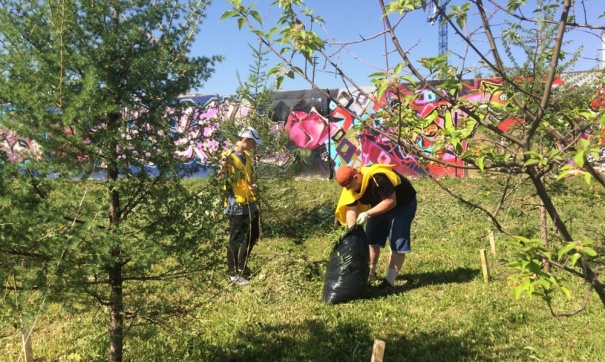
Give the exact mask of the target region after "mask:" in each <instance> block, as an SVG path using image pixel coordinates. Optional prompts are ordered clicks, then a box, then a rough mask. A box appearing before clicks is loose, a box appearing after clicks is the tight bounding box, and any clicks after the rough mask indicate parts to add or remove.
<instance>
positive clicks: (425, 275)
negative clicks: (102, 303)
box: [0, 179, 605, 361]
mask: <svg viewBox="0 0 605 362" xmlns="http://www.w3.org/2000/svg"><path fill="white" fill-rule="evenodd" d="M443 182H444V183H446V184H447V185H448V186H449V187H451V188H452V189H453V190H456V191H457V192H459V193H462V194H464V195H465V196H467V197H470V198H473V199H475V200H477V201H481V200H483V199H484V200H488V201H489V200H491V199H493V200H492V201H493V202H496V200H497V193H496V192H483V193H479V192H477V191H475V190H476V188H475V187H476V185H478V183H482V185H485V183H488V184H489V183H493V185H494V190H495V189H497V187H496V184H497V180H494V181H492V180H478V179H477V180H471V179H468V180H465V181H464V182H461V181H460V180H455V179H451V180H443ZM569 183H570V185H568V186H565V187H562V188H561V189H560V190H559V192H558V193H557V194H556V198H557V199H556V201H557V202H558V203H561V204H564V205H567V206H565V209H564V210H565V215H564V216H565V218H564V219H565V220H567V222H570V223H573V225H575V226H573V227H574V228H576V229H574V231H575V230H579V229H582V228H583V229H585V230H586V232H592V233H595V232H596V233H600V235H601V240H600V243H601V245H602V243H603V235H604V233H603V232H602V231H603V229H602V228H603V226H600V223H601V221H598V220H600V218H601V216H600V215H603V211H604V210H603V208H604V206H602V202H598V201H599V200H598V199H595V202H594V203H589V204H578V203H577V202H575V200H577V196H578V193H580V192H582V193H594V195H596V196H595V197H600V196H599V195H601V194H602V192H601V191H600V190H599V189H598V188H595V189H592V188H586V187H583V186H582V184H581V183H578V182H575V181H573V180H572V181H569ZM414 185H415V186H416V188H417V190H418V200H419V209H418V213H417V216H416V220H415V223H414V225H413V230H412V233H413V235H412V237H413V241H412V249H413V252H412V253H411V254H410V255H409V256H408V258H407V260H406V262H405V264H404V268H403V273H402V274H401V275H400V277H399V279H398V280H397V291H396V292H395V293H394V294H391V295H388V296H377V295H373V294H371V295H370V296H369V297H367V298H364V299H360V300H355V301H352V302H349V303H345V304H338V305H330V304H327V303H325V302H322V301H321V297H322V289H323V283H324V277H325V272H326V267H327V263H328V261H329V256H330V251H331V249H332V247H333V245H334V243H335V242H336V241H337V240H338V238H339V237H340V236H341V235H342V234H343V233H344V230H343V229H342V228H341V227H340V226H335V225H334V221H333V210H334V206H335V203H336V200H337V197H338V194H339V191H340V188H339V187H338V185H336V183H335V182H334V181H328V180H318V179H299V180H292V181H286V182H280V183H269V184H268V185H267V184H265V186H264V191H265V195H266V199H267V201H269V203H270V206H271V207H272V211H269V210H268V209H267V207H266V206H265V207H264V208H263V212H262V218H263V237H262V239H261V240H260V242H259V245H258V246H257V247H256V249H255V251H254V255H253V258H252V260H251V268H252V270H253V271H255V275H254V276H253V278H252V283H251V285H249V286H247V287H235V286H232V285H229V284H228V283H227V279H226V276H225V275H224V274H223V273H224V271H222V272H221V271H219V272H217V276H216V278H215V285H213V286H209V287H208V288H207V289H204V290H190V289H188V288H187V287H186V286H183V293H196V294H198V295H199V307H197V308H196V309H195V313H191V314H189V315H187V316H186V317H182V318H177V319H173V320H172V321H171V322H170V323H169V324H168V325H163V326H151V325H150V326H141V327H138V328H133V329H129V331H128V333H129V335H128V338H127V345H126V347H125V357H126V359H127V360H132V361H370V359H371V352H372V346H373V342H374V339H381V340H383V341H385V342H386V349H385V354H384V360H385V361H530V360H532V361H533V360H538V361H540V360H541V361H600V360H605V343H603V336H605V323H603V321H605V309H604V308H603V306H602V305H601V304H600V302H599V300H598V299H597V298H596V296H595V295H591V296H590V303H589V304H588V307H587V309H586V310H585V311H583V312H582V313H579V314H577V315H575V316H573V317H563V318H555V317H553V316H552V315H551V312H550V311H549V309H548V307H547V305H546V304H545V303H544V302H543V301H542V300H540V299H538V298H533V299H528V298H527V297H523V298H521V299H520V300H516V299H515V298H514V296H513V292H512V290H511V288H510V287H509V281H508V279H507V277H508V276H509V275H510V274H511V273H513V270H512V269H510V268H509V267H508V266H507V263H508V262H509V261H510V260H511V258H512V255H513V253H514V252H515V250H514V249H513V248H512V246H509V244H507V242H506V238H505V237H504V236H503V235H502V234H499V233H495V234H494V235H495V240H496V245H497V249H496V254H495V255H492V254H491V253H489V250H490V244H489V238H488V232H489V230H491V226H490V224H489V223H488V221H487V218H486V216H485V215H484V214H482V213H480V212H479V211H477V210H476V209H473V208H471V207H469V206H466V205H463V204H462V203H460V202H458V201H456V200H455V199H453V198H452V197H450V196H448V195H447V194H446V193H445V192H444V191H443V190H441V189H439V188H438V187H436V186H435V184H434V183H432V182H431V181H430V180H428V179H422V180H415V181H414ZM579 190H581V191H579ZM532 200H533V201H532ZM535 202H536V201H535V199H532V198H531V190H526V191H523V190H520V191H519V193H518V198H516V199H515V200H514V201H513V202H512V203H510V204H507V205H505V208H504V209H503V211H502V212H503V215H504V221H505V226H507V227H508V228H510V229H511V230H513V231H515V232H517V233H520V234H523V235H526V236H531V237H536V233H537V235H538V236H539V226H538V225H537V224H536V220H537V217H536V215H537V213H538V210H537V209H536V208H535V207H534V206H532V203H535ZM530 216H531V217H530ZM481 249H487V250H488V255H489V264H490V274H491V280H490V282H489V283H486V282H484V280H483V275H482V269H481V261H480V250H481ZM386 263H387V252H384V253H383V255H382V256H381V260H380V270H379V274H382V275H384V274H385V273H386V270H385V269H386ZM570 289H571V290H572V292H573V293H574V299H573V300H572V301H571V302H569V303H566V302H565V301H564V300H563V299H562V298H561V299H560V300H555V306H556V307H557V308H559V309H558V310H557V312H561V313H563V312H570V311H574V310H576V309H578V308H580V307H581V306H582V305H583V304H584V302H585V300H584V298H585V296H586V293H585V291H586V290H587V287H586V286H585V285H581V284H578V283H577V282H572V284H571V285H570ZM105 318H106V316H105V314H104V311H103V310H102V309H99V310H97V311H96V312H95V313H83V314H76V313H73V312H71V313H68V312H67V311H65V310H63V309H62V308H61V306H60V305H58V304H50V303H48V304H47V305H46V309H45V311H44V313H41V316H40V318H39V320H38V321H37V325H36V329H35V331H34V335H33V345H34V351H35V354H36V357H37V361H79V360H81V361H91V360H98V361H102V360H106V349H105V347H104V346H105V342H104V338H105V330H106V329H105V325H104V324H103V322H104V320H105ZM19 342H20V337H19V336H18V335H16V334H14V333H13V334H12V333H6V334H5V336H4V338H3V339H2V340H0V345H3V346H4V348H6V350H7V351H9V355H10V356H11V358H12V359H11V360H17V356H18V353H19V352H18V344H19Z"/></svg>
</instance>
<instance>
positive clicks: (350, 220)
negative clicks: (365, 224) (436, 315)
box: [345, 205, 357, 229]
mask: <svg viewBox="0 0 605 362" xmlns="http://www.w3.org/2000/svg"><path fill="white" fill-rule="evenodd" d="M345 220H346V222H347V229H350V228H352V227H353V226H354V225H355V223H356V222H357V205H347V211H346V212H345Z"/></svg>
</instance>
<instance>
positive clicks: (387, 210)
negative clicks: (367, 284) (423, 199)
mask: <svg viewBox="0 0 605 362" xmlns="http://www.w3.org/2000/svg"><path fill="white" fill-rule="evenodd" d="M336 181H337V182H338V184H339V185H340V186H342V187H344V189H343V190H342V193H341V194H340V199H339V201H338V205H337V207H336V218H337V219H338V220H339V221H340V223H341V224H342V225H346V226H347V228H351V227H352V226H354V225H355V224H356V223H357V224H362V225H363V224H366V223H367V225H366V235H367V236H368V240H369V244H370V278H377V277H376V266H377V264H378V259H379V257H380V249H381V248H384V247H385V245H386V239H387V237H388V239H389V247H390V250H391V253H390V258H389V270H388V272H387V275H386V277H385V278H384V279H383V280H382V282H381V283H380V285H379V286H378V288H379V289H380V291H383V292H392V291H394V286H395V279H396V278H397V275H398V274H399V273H400V272H401V267H402V266H403V262H404V261H405V254H406V253H409V252H410V251H411V250H412V249H411V240H410V232H411V226H412V221H413V220H414V217H415V216H416V208H417V201H416V190H415V189H414V187H413V186H412V183H411V182H410V180H408V179H407V178H405V177H404V176H402V175H400V174H398V173H397V172H395V171H393V165H386V164H374V165H372V166H367V167H361V168H360V169H355V168H353V167H350V166H341V167H340V168H339V169H338V170H337V171H336Z"/></svg>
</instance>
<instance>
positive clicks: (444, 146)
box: [223, 0, 605, 313]
mask: <svg viewBox="0 0 605 362" xmlns="http://www.w3.org/2000/svg"><path fill="white" fill-rule="evenodd" d="M589 3H590V1H587V0H584V1H572V0H564V1H539V2H538V3H537V4H527V3H526V1H524V0H510V1H507V2H504V1H492V0H490V1H483V0H473V1H460V2H458V4H451V5H450V6H449V8H447V9H446V8H444V7H442V6H440V1H437V0H397V1H391V2H385V1H383V0H378V5H379V6H380V8H381V9H382V14H383V16H382V18H381V19H376V20H377V21H380V22H383V23H384V29H385V31H384V34H385V38H388V39H390V41H391V47H392V49H394V50H393V51H392V52H391V53H390V54H397V56H399V58H400V59H399V62H395V65H394V66H392V67H388V69H386V70H385V71H381V72H376V73H373V74H371V75H369V76H370V77H371V79H372V81H373V83H374V85H375V86H376V93H375V94H368V95H367V96H368V97H372V99H374V101H375V103H377V104H380V105H381V106H382V108H381V109H380V112H379V113H377V115H376V116H377V117H372V118H371V120H372V122H364V121H363V119H364V118H361V117H359V115H356V114H353V115H352V116H353V117H357V121H358V123H359V124H360V126H359V127H360V128H365V129H369V130H371V131H372V132H375V133H378V134H380V135H381V136H383V137H385V138H388V139H390V140H391V142H393V143H394V144H396V145H398V146H400V147H401V148H402V149H403V150H404V151H405V152H406V153H407V154H409V155H412V156H414V157H415V158H417V159H419V160H421V161H422V162H423V163H424V165H425V166H426V165H431V164H441V165H446V166H449V167H456V168H464V169H466V170H476V171H478V172H480V173H482V174H484V175H490V174H504V175H505V176H506V180H507V181H506V182H504V183H503V184H502V186H501V189H500V190H499V192H500V193H501V194H502V197H501V203H499V204H498V205H485V204H483V203H482V200H480V199H479V200H477V199H472V198H469V197H463V196H461V195H455V194H454V193H452V194H453V195H454V196H455V197H457V198H458V199H459V200H460V201H461V202H464V203H467V204H469V205H473V207H475V208H478V209H479V210H482V211H483V212H485V213H486V214H487V215H488V217H489V220H491V223H492V224H493V225H494V227H495V228H497V229H498V230H499V231H500V232H502V233H504V234H506V235H508V236H510V239H511V240H512V241H513V242H514V243H516V245H518V247H519V248H520V253H519V259H518V260H516V261H513V262H512V263H511V266H512V267H514V268H516V269H517V270H518V273H517V274H516V275H515V276H514V278H513V283H514V285H515V288H514V290H515V294H516V295H517V296H520V295H522V294H523V293H528V294H529V295H539V296H541V297H542V298H544V300H546V301H547V302H548V303H549V306H551V302H552V300H553V295H555V294H556V292H558V291H561V292H563V294H564V295H565V296H567V297H568V298H569V297H571V295H570V292H569V290H568V289H567V288H566V284H565V283H571V281H569V280H568V279H567V278H568V277H577V278H579V280H580V281H581V282H585V283H586V285H588V288H590V290H591V291H594V292H595V293H596V295H597V296H598V298H599V299H600V301H601V302H602V304H603V305H604V306H605V289H604V288H603V284H602V282H601V281H600V279H599V276H598V272H597V271H598V270H599V269H600V268H602V266H603V258H602V255H603V250H604V245H603V244H602V242H600V243H596V244H595V242H593V241H592V240H595V239H597V238H598V237H599V236H598V233H593V234H590V233H585V232H584V231H579V230H576V231H575V232H572V229H571V228H570V225H569V224H568V223H566V221H565V218H564V217H562V215H560V212H559V209H558V207H557V205H556V203H555V202H554V199H553V195H554V194H555V193H556V189H557V187H559V186H560V185H561V182H563V181H562V180H563V178H564V177H566V176H568V175H569V174H570V173H571V172H572V171H573V172H574V173H578V174H580V175H582V177H583V178H584V179H585V180H586V182H591V181H595V182H597V183H598V184H599V185H600V186H601V187H603V186H605V178H604V177H603V174H601V173H599V172H597V171H596V169H595V165H594V164H593V163H591V162H590V161H589V160H593V159H594V158H595V157H596V156H597V154H598V153H599V152H600V150H601V147H602V142H603V138H602V133H601V129H602V126H603V125H604V124H605V117H604V114H603V113H604V112H603V110H602V109H593V110H589V109H588V106H587V103H588V102H587V98H591V97H593V95H595V93H596V92H595V89H596V88H595V86H597V85H598V86H599V87H602V84H603V83H602V78H600V77H598V76H599V75H600V74H601V73H600V72H593V73H591V76H592V78H593V81H592V83H587V84H588V85H585V86H583V87H577V88H571V89H570V88H564V87H558V88H556V85H555V81H556V80H557V79H558V76H559V75H560V72H561V71H562V70H564V69H563V66H564V65H565V64H563V63H562V61H563V59H564V57H565V55H567V54H572V53H574V52H568V53H566V49H565V48H564V45H565V41H566V39H570V36H572V35H571V34H582V35H584V36H599V33H600V32H601V31H603V30H604V29H605V27H603V26H600V25H595V24H589V23H588V21H586V20H585V19H579V18H576V17H575V16H574V15H573V14H586V11H585V10H586V9H587V7H588V6H589ZM231 4H232V7H233V8H232V10H230V11H227V12H225V14H223V18H237V20H238V25H239V27H240V28H243V27H244V25H245V26H248V27H249V28H250V29H251V31H253V32H254V33H255V34H257V35H258V36H259V37H260V38H261V39H262V41H263V42H264V43H265V44H268V45H269V47H270V49H272V51H273V54H275V56H276V57H277V59H278V61H279V63H278V64H277V65H276V66H275V67H274V68H273V69H272V71H271V72H270V73H271V74H275V75H276V76H278V79H283V78H284V77H286V76H289V77H293V76H295V75H296V76H299V77H302V78H304V79H306V80H307V81H309V83H310V84H311V85H312V86H313V87H317V86H316V85H315V84H313V82H312V80H311V79H308V78H307V77H306V76H305V73H304V72H303V71H302V70H301V69H300V68H299V67H298V66H297V65H296V58H297V56H300V55H302V57H304V58H305V59H306V60H307V61H311V58H312V57H315V56H317V57H322V58H325V59H326V60H327V61H328V62H330V63H331V64H335V62H333V61H332V60H331V58H330V56H329V54H328V53H329V52H328V51H327V49H328V47H330V46H331V45H332V44H331V43H330V42H327V41H325V40H323V39H321V38H320V37H319V36H318V35H317V34H316V33H314V32H312V31H307V30H306V29H305V27H304V26H301V24H302V23H301V20H300V19H304V18H305V17H306V16H308V14H310V13H312V11H311V10H310V9H307V8H306V6H305V4H304V1H301V0H289V1H275V2H274V5H276V6H280V7H281V9H282V16H281V17H280V19H279V21H278V24H277V26H276V27H275V28H273V29H270V30H269V31H267V32H263V31H262V30H261V29H262V22H261V16H260V14H259V13H258V11H257V10H255V9H254V8H253V7H252V6H245V5H242V2H241V0H232V1H231ZM429 4H433V5H434V6H435V8H436V10H437V11H438V12H440V13H441V14H442V15H443V17H442V18H443V21H444V22H446V23H447V26H448V27H449V28H450V29H453V31H454V34H455V36H456V37H458V38H459V40H460V42H462V43H463V44H465V47H464V50H463V51H462V52H461V54H443V55H439V56H435V57H427V56H426V55H425V54H416V53H415V52H414V49H413V47H412V48H411V49H409V50H406V49H404V46H403V45H402V43H403V40H404V38H401V37H399V36H400V35H401V34H405V33H401V32H400V31H399V30H398V28H399V27H401V26H405V25H406V16H407V15H408V14H410V13H412V12H418V11H424V10H425V9H426V7H427V6H428V5H429ZM525 14H534V15H536V17H533V18H532V17H527V16H526V15H525ZM471 16H473V17H475V18H478V19H480V24H479V25H478V26H477V28H476V29H468V27H469V24H468V22H467V19H468V18H470V17H471ZM313 19H314V20H317V19H320V20H321V18H319V17H313ZM503 21H508V24H509V25H510V24H513V23H514V24H518V25H515V26H509V27H508V28H504V30H502V29H499V28H498V25H499V24H501V23H502V22H503ZM259 24H260V25H259ZM528 28H531V29H533V30H531V31H532V32H533V34H534V35H533V36H531V35H528V33H524V31H522V30H521V29H528ZM587 34H588V35H587ZM373 37H374V36H372V35H366V36H361V40H360V41H357V43H359V42H363V41H367V40H368V39H371V38H373ZM529 39H531V41H532V43H533V44H534V45H531V44H530V45H529V46H528V45H527V44H528V43H527V41H528V40H529ZM332 43H334V45H335V46H338V47H340V48H341V47H343V46H346V45H343V42H337V41H333V42H332ZM481 44H487V46H486V47H482V46H481ZM514 45H523V50H524V52H523V53H521V54H518V53H516V54H514V55H513V52H512V50H511V49H512V46H514ZM507 54H508V55H511V56H513V57H517V60H519V61H520V62H518V63H517V62H512V64H508V63H506V62H505V60H504V55H507ZM470 55H472V56H473V57H477V58H478V59H479V60H480V63H481V64H482V65H483V67H484V69H485V70H486V71H487V72H488V73H490V74H493V75H494V76H495V77H497V78H498V82H497V83H496V84H494V85H492V86H494V87H497V89H498V94H499V95H500V99H499V100H498V102H494V99H492V98H487V97H483V98H482V97H481V94H486V93H487V92H485V93H483V92H484V90H481V89H479V90H477V92H476V95H477V97H475V98H473V99H470V98H467V97H463V96H462V95H461V91H462V89H463V88H464V86H463V83H464V79H465V78H467V77H468V76H469V74H473V72H476V69H472V68H469V67H466V66H465V64H467V62H468V59H470ZM449 56H455V57H456V61H455V62H453V61H451V59H450V60H448V57H449ZM577 56H578V55H577V54H574V55H573V56H572V57H571V58H570V59H566V60H567V61H571V63H573V60H574V59H576V58H577ZM293 59H294V61H293ZM337 72H338V73H340V74H341V77H342V79H343V81H344V82H345V83H346V84H347V85H348V86H350V87H356V88H357V89H358V90H359V92H360V93H363V90H362V89H360V88H359V87H357V85H356V84H355V81H354V80H353V79H351V78H350V77H348V76H347V75H346V69H337ZM403 83H406V87H402V84H403ZM317 88H318V89H321V87H317ZM409 90H411V91H409ZM422 90H430V92H432V94H434V95H436V98H437V99H438V100H439V104H440V107H439V109H436V110H435V111H434V115H433V117H440V118H443V119H445V120H446V121H447V120H449V121H448V122H443V124H444V126H442V127H440V128H437V129H434V130H433V131H434V132H435V134H434V136H433V137H432V138H431V142H432V147H431V149H430V150H427V149H424V148H423V147H421V146H419V144H421V143H422V142H420V143H419V142H416V140H417V139H424V138H425V137H426V136H425V135H424V134H423V129H424V126H425V124H426V119H424V118H422V117H420V116H419V114H418V113H417V112H416V110H415V108H414V101H415V100H416V99H417V98H418V93H420V91H422ZM414 91H416V92H414ZM387 93H389V94H391V95H394V96H396V98H397V102H386V101H385V100H384V98H383V97H382V96H383V95H384V94H387ZM325 95H326V96H328V97H329V96H330V95H329V94H327V93H326V94H325ZM601 99H602V98H601ZM334 101H335V100H334ZM335 103H336V101H335ZM454 114H455V116H456V117H454ZM458 116H460V118H458ZM448 117H449V118H448ZM376 118H379V119H380V121H381V122H374V120H375V119H376ZM454 118H456V122H452V121H453V119H454ZM503 120H512V121H514V122H512V123H513V124H514V126H513V127H512V128H508V127H502V125H501V122H502V121H503ZM587 135H589V136H587ZM479 139H480V140H481V141H480V142H479V141H478V140H479ZM445 155H449V156H453V157H455V158H456V159H459V160H462V161H463V164H458V163H450V162H448V161H447V158H446V157H444V156H445ZM569 160H573V161H574V162H575V165H570V164H569V163H568V161H569ZM435 182H436V183H437V184H438V185H441V183H440V182H439V180H437V179H435ZM524 183H530V184H531V185H532V186H533V189H534V191H535V194H536V195H537V198H538V200H539V204H540V205H542V208H543V210H545V211H546V213H547V214H548V216H549V219H550V222H551V223H552V226H553V229H554V232H552V233H551V234H552V235H551V237H553V238H554V239H555V242H551V243H549V244H547V245H542V242H541V240H540V237H539V236H537V235H533V234H527V235H514V234H513V233H511V232H510V231H509V230H505V229H504V228H503V226H502V223H501V220H502V217H503V216H502V213H501V210H502V208H503V206H504V205H505V204H506V203H507V202H508V203H510V202H511V195H512V193H513V192H514V190H515V189H516V188H517V187H518V186H519V185H522V184H524ZM536 217H539V216H536ZM481 227H484V226H481ZM543 261H546V262H547V263H548V264H549V265H550V266H551V267H553V269H552V270H549V269H544V268H542V263H543ZM561 271H563V272H564V273H560V272H561ZM551 310H552V306H551ZM553 313H554V311H553Z"/></svg>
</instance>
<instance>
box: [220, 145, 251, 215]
mask: <svg viewBox="0 0 605 362" xmlns="http://www.w3.org/2000/svg"><path fill="white" fill-rule="evenodd" d="M243 154H244V156H245V157H246V164H243V163H242V161H241V160H240V159H239V157H237V155H236V154H235V152H234V151H232V150H231V151H227V157H231V161H232V162H231V163H230V164H229V168H228V172H229V176H230V177H232V176H233V175H236V178H235V179H233V180H231V184H230V186H231V189H232V190H233V194H234V195H235V200H236V201H237V202H238V203H239V204H240V205H246V204H249V203H251V202H253V201H256V197H255V196H254V194H253V193H252V191H251V190H250V185H252V157H250V154H249V153H248V152H247V151H244V152H243Z"/></svg>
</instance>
